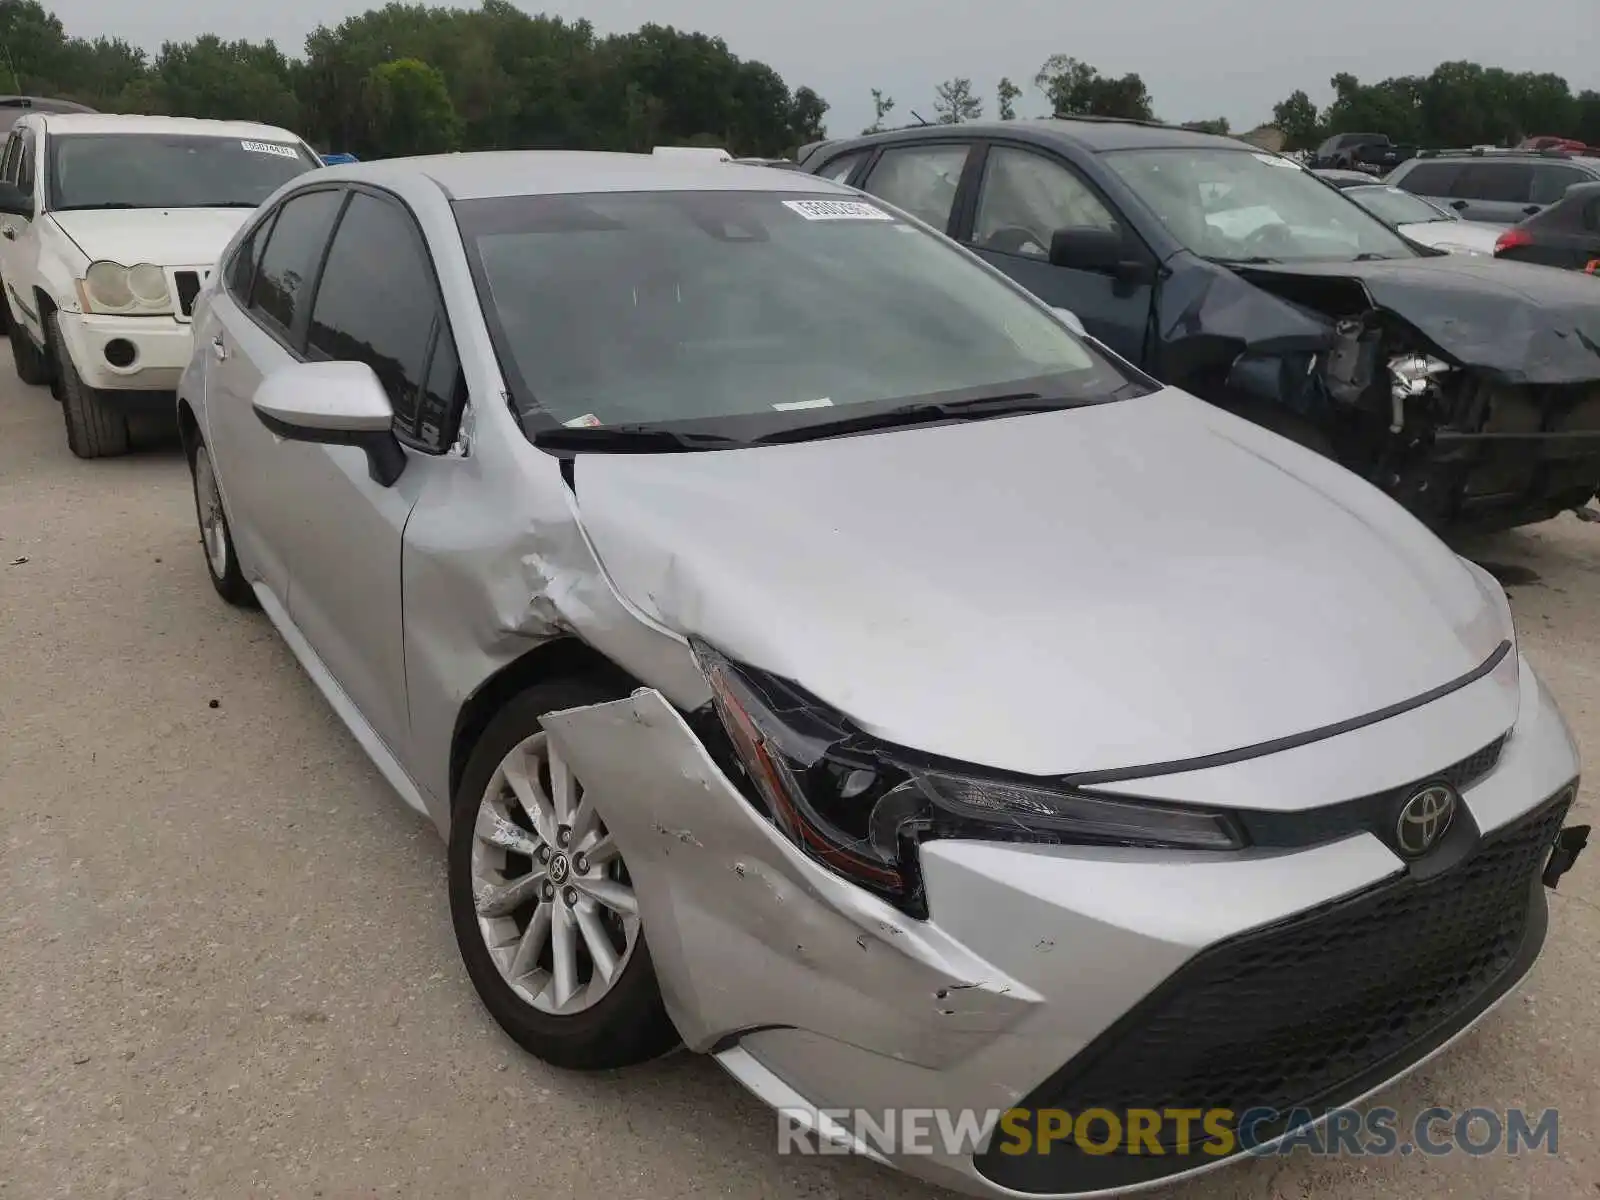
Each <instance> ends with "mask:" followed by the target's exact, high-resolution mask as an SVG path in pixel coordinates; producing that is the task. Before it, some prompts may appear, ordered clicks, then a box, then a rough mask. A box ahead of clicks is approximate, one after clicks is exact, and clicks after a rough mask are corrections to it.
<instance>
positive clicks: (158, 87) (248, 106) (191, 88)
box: [119, 34, 300, 128]
mask: <svg viewBox="0 0 1600 1200" xmlns="http://www.w3.org/2000/svg"><path fill="white" fill-rule="evenodd" d="M291 81H292V67H291V65H290V63H289V60H288V59H287V58H285V57H284V55H283V53H282V52H281V51H280V50H279V49H278V48H277V46H275V45H274V44H273V43H271V42H260V43H257V42H245V41H239V42H224V41H222V40H221V39H220V38H218V37H216V36H215V35H213V34H205V35H203V36H201V37H198V38H196V39H195V40H194V41H192V42H168V43H167V44H166V45H164V46H162V47H161V53H160V54H158V55H157V56H156V60H155V62H154V63H153V64H152V65H151V68H150V73H149V76H148V77H147V78H146V79H145V80H140V79H138V78H130V79H128V80H126V81H125V82H124V83H123V85H122V88H121V89H119V93H120V97H121V99H123V100H130V99H135V98H143V100H144V103H145V106H147V107H146V111H156V112H163V113H170V114H172V115H174V116H181V117H209V118H212V119H215V120H224V121H228V120H248V121H263V122H265V123H267V124H269V125H282V126H285V127H287V128H297V127H298V126H299V124H300V102H299V101H298V100H297V99H296V98H295V94H294V89H293V84H292V82H291Z"/></svg>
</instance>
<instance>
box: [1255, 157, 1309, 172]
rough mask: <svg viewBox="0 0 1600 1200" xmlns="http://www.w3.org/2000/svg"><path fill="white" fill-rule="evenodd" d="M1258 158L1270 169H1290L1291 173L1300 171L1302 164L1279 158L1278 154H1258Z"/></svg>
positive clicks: (1290, 159)
mask: <svg viewBox="0 0 1600 1200" xmlns="http://www.w3.org/2000/svg"><path fill="white" fill-rule="evenodd" d="M1256 157H1257V158H1259V159H1260V160H1261V161H1262V162H1264V163H1266V164H1267V166H1269V167H1288V168H1289V169H1290V170H1291V171H1298V170H1299V169H1300V164H1299V163H1297V162H1295V161H1294V159H1292V158H1279V157H1278V156H1277V155H1276V154H1258V155H1256Z"/></svg>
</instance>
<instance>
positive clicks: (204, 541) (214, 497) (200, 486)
mask: <svg viewBox="0 0 1600 1200" xmlns="http://www.w3.org/2000/svg"><path fill="white" fill-rule="evenodd" d="M189 472H190V474H191V475H192V476H193V478H194V512H195V516H196V518H197V519H198V520H199V522H200V544H201V546H202V547H203V548H204V549H205V555H206V573H207V574H209V575H210V576H211V586H212V587H214V588H216V589H217V595H219V596H221V597H222V598H223V599H224V600H226V601H227V602H228V603H229V604H232V605H236V606H237V607H239V608H254V607H255V604H256V594H255V590H254V589H253V588H251V586H250V583H249V581H248V580H246V579H245V577H244V573H243V572H242V571H240V570H239V556H238V554H236V553H235V552H234V549H233V531H232V530H230V529H229V528H228V516H227V514H226V513H224V512H223V511H222V490H221V489H220V488H219V487H218V486H217V470H216V467H215V465H214V464H213V463H212V461H211V452H210V450H208V449H207V448H206V444H205V443H204V442H203V441H200V440H199V439H198V436H197V437H196V441H195V448H194V454H193V456H192V457H191V458H190V460H189Z"/></svg>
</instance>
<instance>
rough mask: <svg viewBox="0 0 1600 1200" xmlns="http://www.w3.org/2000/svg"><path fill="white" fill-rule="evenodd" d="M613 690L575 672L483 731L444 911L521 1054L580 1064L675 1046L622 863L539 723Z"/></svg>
mask: <svg viewBox="0 0 1600 1200" xmlns="http://www.w3.org/2000/svg"><path fill="white" fill-rule="evenodd" d="M618 695H619V693H618V692H617V691H615V690H614V689H610V688H607V687H605V686H604V685H601V684H597V683H595V682H593V681H590V680H581V679H576V680H568V681H563V682H556V683H550V684H545V685H541V686H538V687H533V688H530V689H528V690H527V691H525V692H523V693H522V694H521V695H519V696H517V697H516V699H514V700H512V701H511V702H510V703H509V704H507V705H506V707H505V708H504V709H502V710H501V712H500V714H499V715H498V716H497V717H496V718H495V719H494V720H493V721H492V722H490V724H489V727H488V729H486V730H485V731H484V733H483V736H482V737H481V738H479V739H478V745H477V747H476V748H475V749H474V750H473V752H472V757H471V759H470V760H469V761H468V763H467V768H466V770H465V772H463V774H462V779H461V785H460V787H459V788H458V789H457V792H456V797H455V806H454V813H453V817H452V821H451V828H450V845H449V853H448V860H449V876H450V914H451V917H452V919H453V921H454V924H455V931H456V941H457V943H458V944H459V946H460V948H461V957H462V959H463V961H464V962H465V963H466V967H467V974H468V975H469V976H470V977H471V979H472V983H473V986H474V987H475V988H477V991H478V995H479V997H480V998H481V999H482V1001H483V1004H484V1007H485V1008H487V1009H488V1010H489V1013H490V1015H491V1016H493V1017H494V1019H495V1020H496V1021H497V1022H499V1024H500V1026H501V1028H503V1029H504V1030H505V1031H506V1032H507V1033H508V1034H510V1035H511V1037H512V1039H513V1040H514V1041H516V1042H517V1043H518V1044H519V1045H521V1046H522V1047H523V1049H525V1050H527V1051H529V1052H530V1053H532V1054H535V1055H537V1056H538V1057H539V1058H542V1059H543V1060H544V1061H546V1062H548V1063H550V1064H552V1065H554V1066H558V1067H566V1068H569V1069H576V1070H601V1069H606V1068H611V1067H624V1066H629V1065H632V1064H634V1063H639V1062H644V1061H646V1060H648V1059H651V1058H656V1057H658V1056H660V1055H662V1054H664V1053H666V1052H667V1051H668V1050H670V1049H672V1047H673V1046H674V1045H676V1044H677V1041H678V1035H677V1031H676V1030H675V1029H674V1028H673V1025H672V1021H671V1018H669V1017H668V1016H667V1010H666V1006H665V1005H664V1004H663V1003H662V1000H661V992H660V989H659V988H658V987H657V986H656V979H655V971H654V969H653V968H652V966H651V964H650V951H649V949H648V948H647V947H646V946H645V941H644V930H643V928H642V925H641V922H640V914H639V902H638V898H637V895H636V893H635V892H634V889H633V883H632V880H631V879H630V878H629V875H628V868H627V864H626V863H625V862H623V859H622V856H621V854H620V852H619V851H618V849H617V846H616V844H615V843H614V842H613V841H612V840H611V836H610V834H609V833H608V832H607V830H606V825H605V819H604V814H603V813H601V812H600V811H599V809H598V806H597V805H596V803H595V798H594V797H593V796H592V795H590V794H588V793H586V792H585V791H584V788H583V783H582V781H581V780H579V779H578V778H577V777H576V776H574V775H573V773H572V770H571V768H570V767H568V766H567V764H566V763H565V762H563V761H562V760H561V758H560V756H559V754H558V753H557V752H556V750H555V748H554V747H553V746H552V745H551V743H550V741H549V738H548V737H547V735H546V734H545V732H544V729H543V727H542V726H541V725H540V724H539V718H540V717H541V716H542V715H543V714H545V713H549V712H558V711H560V710H562V709H567V708H576V707H580V706H583V705H587V704H597V703H603V702H605V701H608V700H614V699H616V698H617V696H618Z"/></svg>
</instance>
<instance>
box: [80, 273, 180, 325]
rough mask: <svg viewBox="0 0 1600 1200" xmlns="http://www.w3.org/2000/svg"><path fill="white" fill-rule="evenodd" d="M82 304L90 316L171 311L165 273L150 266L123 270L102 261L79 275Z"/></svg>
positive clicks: (148, 313)
mask: <svg viewBox="0 0 1600 1200" xmlns="http://www.w3.org/2000/svg"><path fill="white" fill-rule="evenodd" d="M83 295H84V300H85V302H86V304H87V306H88V307H89V309H90V310H91V311H93V312H101V313H127V314H131V315H141V316H142V315H152V314H156V313H166V312H171V311H172V293H171V292H170V291H169V290H168V288H167V273H166V272H165V271H163V270H162V269H161V268H160V267H158V266H155V265H154V264H152V263H139V264H138V265H137V266H132V267H125V266H123V265H122V264H121V263H116V262H111V261H109V260H106V259H102V260H101V261H99V262H96V263H91V264H90V265H89V269H88V270H87V271H85V272H84V274H83Z"/></svg>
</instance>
